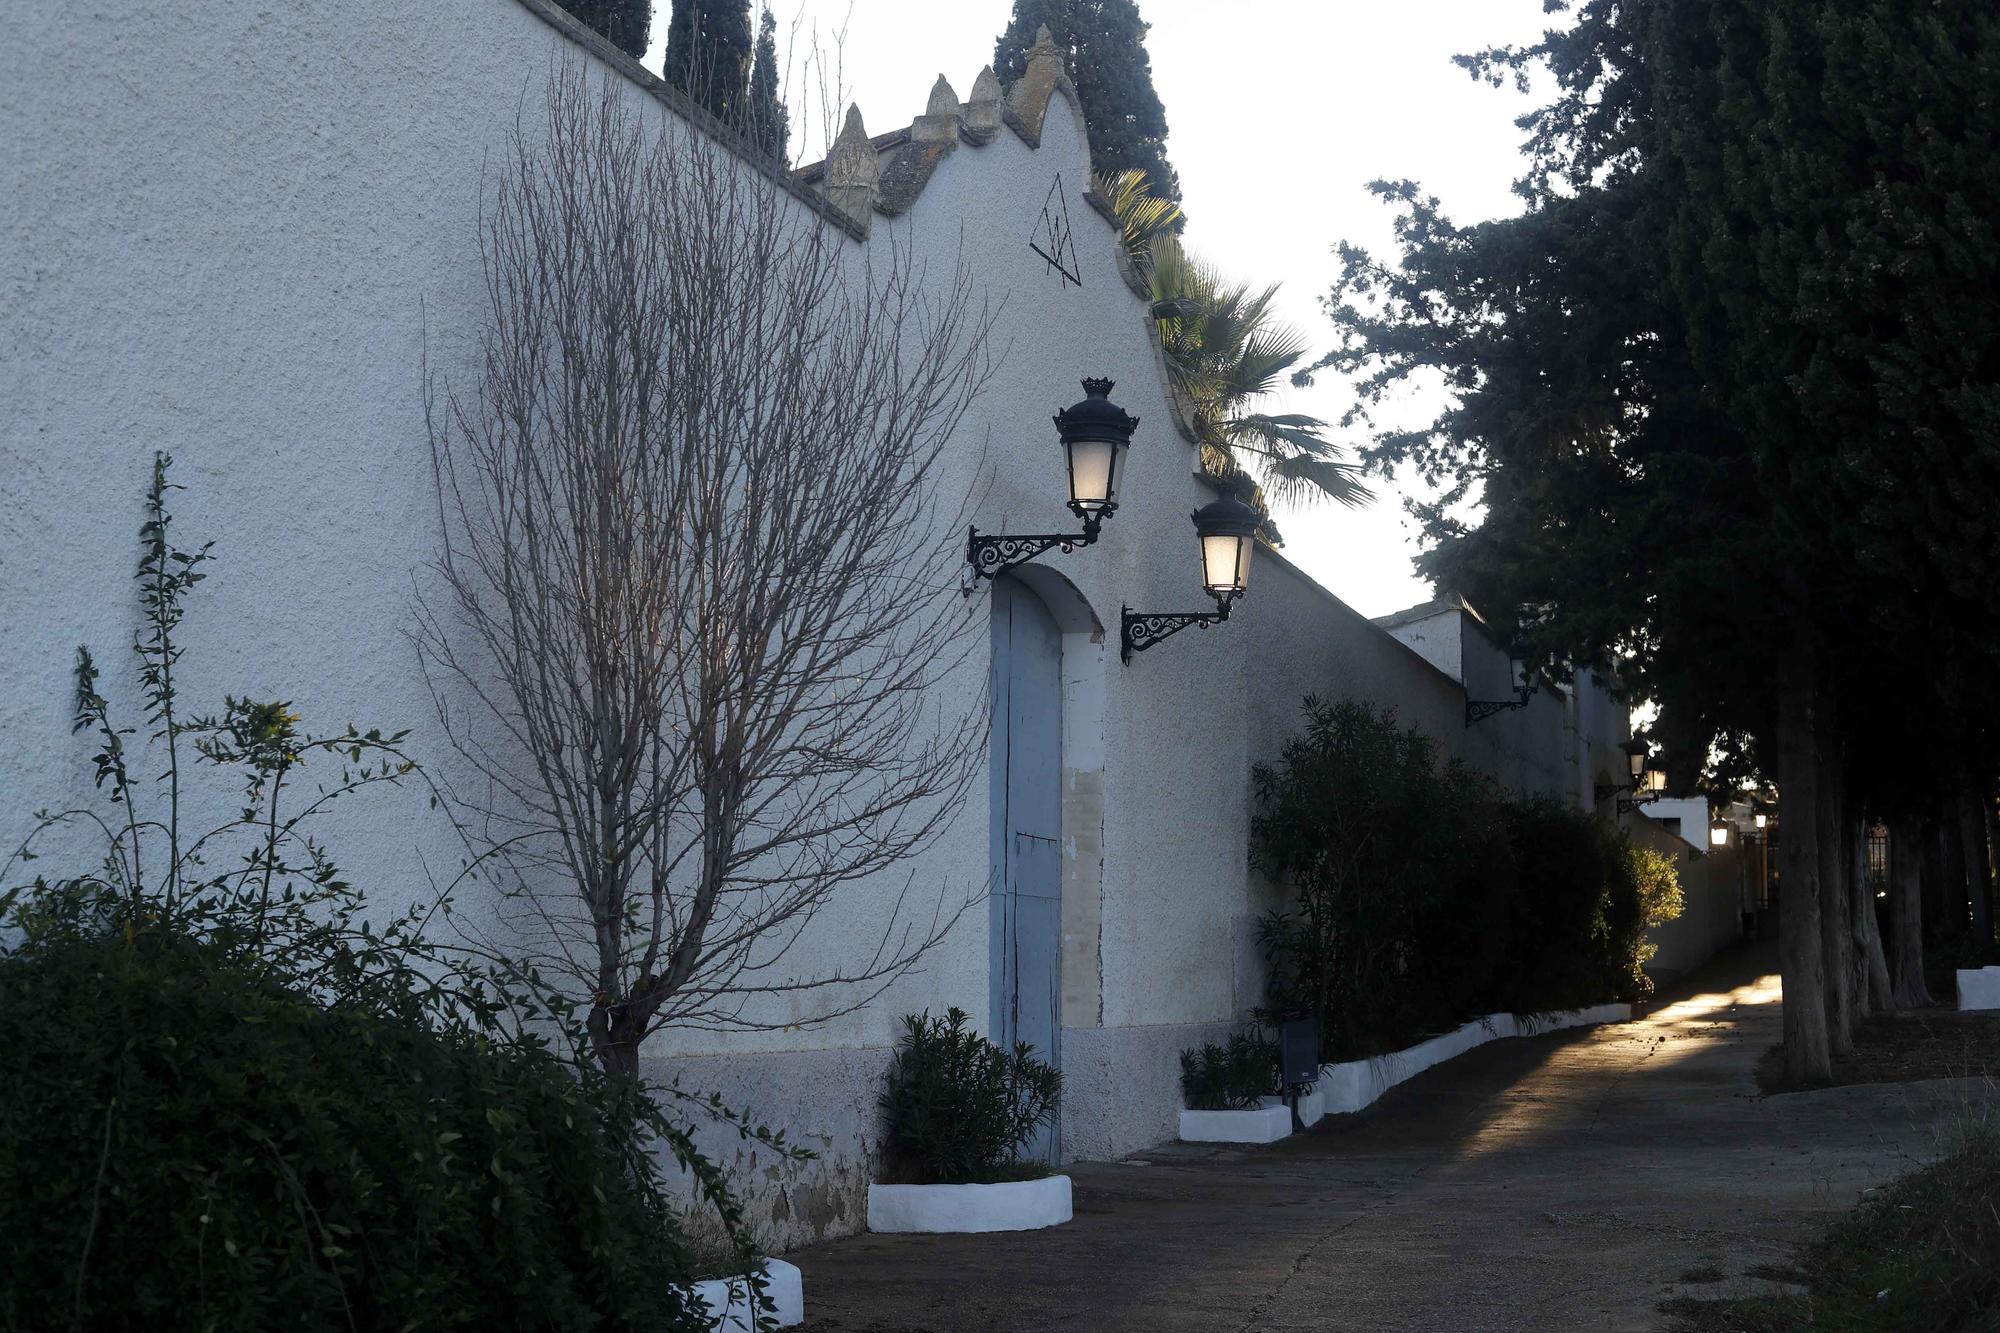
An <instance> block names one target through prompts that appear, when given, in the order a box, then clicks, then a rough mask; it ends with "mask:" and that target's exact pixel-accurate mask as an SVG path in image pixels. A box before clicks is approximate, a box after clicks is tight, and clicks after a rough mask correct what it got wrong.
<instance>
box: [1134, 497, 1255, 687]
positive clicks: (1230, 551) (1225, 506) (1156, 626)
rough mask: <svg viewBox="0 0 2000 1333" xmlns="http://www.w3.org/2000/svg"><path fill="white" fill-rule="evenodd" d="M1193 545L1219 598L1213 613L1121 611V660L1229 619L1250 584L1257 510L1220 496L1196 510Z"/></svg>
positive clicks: (1208, 586) (1203, 576) (1203, 577)
mask: <svg viewBox="0 0 2000 1333" xmlns="http://www.w3.org/2000/svg"><path fill="white" fill-rule="evenodd" d="M1192 517H1193V519H1194V532H1195V540H1196V541H1197V542H1199V543H1200V546H1201V584H1202V587H1203V588H1205V589H1206V590H1207V591H1208V595H1209V596H1210V597H1213V598H1214V599H1215V610H1213V611H1134V610H1133V609H1132V608H1131V607H1129V606H1128V607H1125V608H1123V609H1122V610H1121V612H1120V618H1119V619H1120V625H1119V637H1120V640H1121V642H1120V645H1119V656H1120V657H1121V658H1123V659H1124V660H1125V661H1127V662H1130V661H1131V660H1132V654H1134V653H1143V652H1145V651H1146V650H1147V649H1148V648H1151V647H1152V646H1153V645H1154V644H1156V643H1158V642H1159V641H1160V640H1161V639H1164V638H1168V637H1170V636H1171V635H1175V634H1178V633H1180V632H1181V631H1182V630H1184V629H1186V628H1187V627H1188V626H1190V625H1200V626H1201V627H1202V628H1203V629H1206V628H1208V626H1210V625H1219V624H1221V623H1222V622H1223V621H1225V620H1227V619H1229V608H1230V607H1231V606H1233V605H1234V604H1235V603H1236V600H1237V599H1238V598H1239V597H1241V596H1243V593H1244V590H1245V589H1246V588H1248V587H1249V585H1250V555H1251V552H1253V551H1254V550H1256V548H1257V527H1258V524H1259V523H1260V522H1261V520H1260V519H1259V518H1258V517H1257V511H1256V510H1254V509H1252V508H1251V507H1250V506H1249V505H1247V504H1244V503H1243V502H1242V501H1241V500H1239V499H1237V498H1236V497H1235V496H1233V495H1224V496H1219V497H1217V498H1216V499H1214V500H1211V501H1209V502H1208V503H1207V504H1205V505H1203V506H1202V507H1201V508H1199V509H1197V510H1195V511H1194V514H1193V515H1192Z"/></svg>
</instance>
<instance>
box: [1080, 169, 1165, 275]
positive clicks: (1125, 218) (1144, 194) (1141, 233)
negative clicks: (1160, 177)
mask: <svg viewBox="0 0 2000 1333" xmlns="http://www.w3.org/2000/svg"><path fill="white" fill-rule="evenodd" d="M1090 186H1091V189H1092V190H1094V191H1095V192H1096V193H1097V196H1098V197H1099V198H1100V199H1103V200H1104V201H1105V202H1106V203H1108V204H1110V205H1111V216H1113V217H1115V218H1117V219H1118V240H1119V244H1121V245H1123V246H1124V247H1125V253H1126V254H1127V255H1129V256H1131V259H1132V262H1133V263H1134V264H1135V265H1137V266H1138V268H1139V270H1140V272H1142V273H1143V272H1145V271H1146V269H1147V267H1148V265H1149V264H1150V263H1151V262H1152V246H1153V241H1154V239H1155V238H1156V237H1161V236H1171V235H1173V233H1174V229H1175V228H1176V227H1178V226H1180V224H1181V217H1182V214H1181V206H1180V205H1179V204H1177V203H1175V202H1174V201H1173V200H1171V199H1161V198H1158V197H1156V196H1155V195H1154V194H1153V192H1152V188H1151V186H1150V185H1148V183H1147V180H1146V173H1145V172H1143V171H1141V170H1139V169H1138V168H1136V167H1134V168H1130V169H1128V170H1125V171H1120V172H1118V173H1116V174H1114V175H1108V176H1107V175H1101V174H1100V175H1096V176H1093V177H1091V181H1090Z"/></svg>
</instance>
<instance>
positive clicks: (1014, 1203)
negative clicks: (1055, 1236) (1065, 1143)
mask: <svg viewBox="0 0 2000 1333" xmlns="http://www.w3.org/2000/svg"><path fill="white" fill-rule="evenodd" d="M1070 1215H1071V1214H1070V1188H1069V1177H1068V1176H1043V1177H1042V1178H1041V1179H1040V1180H1003V1181H1001V1182H999V1183H998V1184H993V1185H870V1186H869V1187H868V1229H869V1230H870V1231H1036V1230H1039V1229H1040V1228H1042V1227H1053V1226H1060V1225H1061V1224H1062V1223H1064V1222H1067V1221H1069V1219H1070Z"/></svg>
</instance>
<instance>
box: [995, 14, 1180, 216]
mask: <svg viewBox="0 0 2000 1333" xmlns="http://www.w3.org/2000/svg"><path fill="white" fill-rule="evenodd" d="M1044 24H1046V25H1047V26H1048V30H1049V36H1050V37H1052V38H1053V39H1054V40H1055V44H1056V46H1057V47H1058V48H1059V49H1060V50H1061V51H1062V53H1063V63H1064V64H1065V65H1066V66H1067V67H1068V69H1069V76H1070V81H1071V82H1073V83H1074V84H1076V93H1077V97H1078V98H1079V99H1080V100H1081V101H1082V102H1083V119H1084V125H1085V128H1086V129H1087V130H1088V131H1089V135H1090V164H1091V168H1092V169H1093V170H1095V171H1096V172H1098V173H1099V174H1101V175H1105V176H1115V175H1117V174H1118V173H1119V172H1121V171H1127V170H1132V169H1135V168H1136V169H1137V170H1140V171H1143V172H1145V173H1146V178H1147V181H1148V184H1149V186H1150V188H1151V190H1152V193H1153V195H1154V197H1155V198H1159V199H1179V198H1180V197H1181V180H1180V177H1179V176H1178V175H1177V174H1176V173H1175V172H1174V169H1173V167H1172V166H1171V165H1170V164H1169V163H1168V161H1167V113H1166V109H1165V108H1164V107H1162V106H1161V105H1160V95H1159V94H1158V93H1157V92H1155V91H1153V62H1152V60H1151V59H1150V58H1149V57H1148V56H1147V54H1146V29H1147V28H1148V27H1150V26H1151V25H1150V24H1148V23H1147V22H1146V21H1145V20H1144V19H1142V18H1140V17H1139V6H1138V5H1137V4H1136V3H1135V2H1134V0H1014V17H1013V18H1012V20H1010V21H1009V22H1008V24H1007V30H1006V31H1005V32H1003V33H1001V34H1000V40H999V41H998V42H996V43H995V44H994V47H993V70H994V72H995V73H996V74H998V75H999V76H1000V79H1001V81H1002V82H1003V83H1011V82H1012V81H1013V80H1015V79H1018V78H1020V77H1021V75H1022V73H1023V72H1024V71H1025V70H1026V69H1027V65H1028V48H1029V47H1031V46H1033V45H1034V44H1035V32H1036V30H1037V29H1038V28H1040V27H1042V26H1043V25H1044Z"/></svg>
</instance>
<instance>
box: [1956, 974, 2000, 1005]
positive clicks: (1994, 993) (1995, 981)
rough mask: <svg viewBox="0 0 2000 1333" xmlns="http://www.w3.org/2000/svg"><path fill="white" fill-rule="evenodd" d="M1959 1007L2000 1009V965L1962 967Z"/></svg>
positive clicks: (1959, 978)
mask: <svg viewBox="0 0 2000 1333" xmlns="http://www.w3.org/2000/svg"><path fill="white" fill-rule="evenodd" d="M1958 1007H1959V1008H1961V1009H2000V967H1975V968H1960V969H1959V970H1958Z"/></svg>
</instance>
